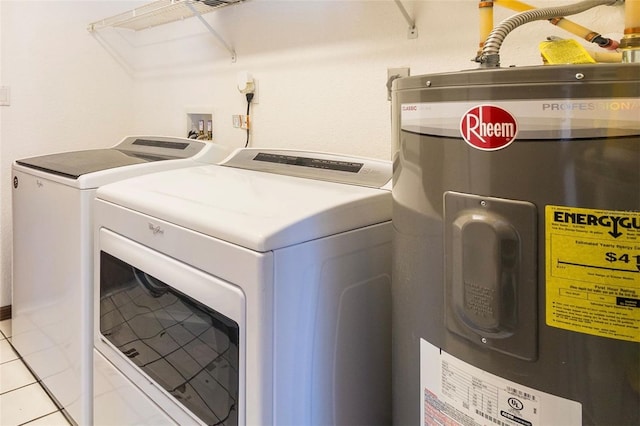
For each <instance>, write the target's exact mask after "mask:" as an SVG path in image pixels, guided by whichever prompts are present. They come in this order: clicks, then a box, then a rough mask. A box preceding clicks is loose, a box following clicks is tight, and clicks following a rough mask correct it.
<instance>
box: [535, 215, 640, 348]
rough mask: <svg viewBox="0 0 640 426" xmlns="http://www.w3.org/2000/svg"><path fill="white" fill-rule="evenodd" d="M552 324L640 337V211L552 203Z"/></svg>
mask: <svg viewBox="0 0 640 426" xmlns="http://www.w3.org/2000/svg"><path fill="white" fill-rule="evenodd" d="M545 218H546V229H545V233H546V278H547V283H546V299H547V302H546V308H547V309H546V311H547V316H546V320H547V325H550V326H553V327H558V328H563V329H566V330H572V331H576V332H579V333H586V334H592V335H595V336H602V337H608V338H612V339H619V340H628V341H632V342H640V213H639V212H624V211H613V210H590V209H580V208H570V207H561V206H547V207H546V211H545Z"/></svg>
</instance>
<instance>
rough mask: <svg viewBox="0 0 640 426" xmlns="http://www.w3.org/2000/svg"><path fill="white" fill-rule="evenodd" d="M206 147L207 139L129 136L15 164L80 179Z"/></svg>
mask: <svg viewBox="0 0 640 426" xmlns="http://www.w3.org/2000/svg"><path fill="white" fill-rule="evenodd" d="M204 147H205V143H204V142H200V141H194V140H189V139H183V138H171V137H163V136H129V137H126V138H125V139H123V140H122V141H121V142H120V143H119V144H118V145H116V146H115V147H113V148H108V149H91V150H83V151H71V152H61V153H57V154H50V155H43V156H39V157H31V158H25V159H21V160H16V163H17V164H20V165H22V166H26V167H30V168H32V169H37V170H42V171H45V172H48V173H53V174H56V175H60V176H64V177H67V178H72V179H78V178H79V177H80V176H82V175H85V174H88V173H93V172H98V171H101V170H107V169H113V168H116V167H123V166H129V165H132V164H141V163H149V162H153V161H162V160H174V159H178V158H189V157H193V156H194V155H196V154H197V153H198V152H200V151H201V150H202V149H203V148H204Z"/></svg>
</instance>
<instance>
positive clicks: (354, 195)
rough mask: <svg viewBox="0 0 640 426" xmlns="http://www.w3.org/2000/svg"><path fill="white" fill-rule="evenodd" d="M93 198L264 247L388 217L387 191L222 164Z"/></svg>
mask: <svg viewBox="0 0 640 426" xmlns="http://www.w3.org/2000/svg"><path fill="white" fill-rule="evenodd" d="M97 197H98V198H99V199H103V200H106V201H109V202H112V203H114V204H118V205H121V206H124V207H127V208H130V209H132V210H135V211H138V212H141V213H144V214H146V215H149V216H152V217H155V218H157V219H162V220H165V221H168V222H171V223H173V224H176V225H179V226H182V227H185V228H188V229H190V230H193V231H197V232H200V233H203V234H206V235H209V236H212V237H216V238H218V239H221V240H224V241H227V242H230V243H234V244H237V245H240V246H243V247H246V248H249V249H252V250H256V251H260V252H265V251H270V250H275V249H278V248H282V247H286V246H291V245H294V244H299V243H302V242H305V241H310V240H314V239H318V238H322V237H326V236H329V235H333V234H338V233H341V232H345V231H349V230H353V229H358V228H361V227H364V226H368V225H372V224H376V223H381V222H385V221H389V220H390V219H391V192H390V191H388V190H383V189H377V188H368V187H363V186H357V185H348V184H343V183H335V182H327V181H321V180H315V179H306V178H300V177H293V176H285V175H280V174H273V173H264V172H259V171H254V170H246V169H236V168H231V167H223V166H201V167H192V168H186V169H179V170H172V171H166V172H160V173H154V174H151V175H145V176H140V177H136V178H132V179H127V180H124V181H120V182H117V183H113V184H109V185H105V186H103V187H101V188H99V189H98V192H97Z"/></svg>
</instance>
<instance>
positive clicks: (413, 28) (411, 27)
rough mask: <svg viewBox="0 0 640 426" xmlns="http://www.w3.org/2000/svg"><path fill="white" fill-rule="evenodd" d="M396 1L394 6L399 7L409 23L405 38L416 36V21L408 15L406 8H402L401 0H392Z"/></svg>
mask: <svg viewBox="0 0 640 426" xmlns="http://www.w3.org/2000/svg"><path fill="white" fill-rule="evenodd" d="M394 1H395V2H396V6H398V9H400V13H402V16H404V19H405V20H406V21H407V23H408V24H409V31H408V33H407V38H418V29H417V28H416V21H415V20H414V19H413V18H411V17H410V16H409V14H408V13H407V9H405V8H404V5H403V4H402V1H401V0H394Z"/></svg>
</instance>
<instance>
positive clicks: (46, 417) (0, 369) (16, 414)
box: [0, 320, 69, 426]
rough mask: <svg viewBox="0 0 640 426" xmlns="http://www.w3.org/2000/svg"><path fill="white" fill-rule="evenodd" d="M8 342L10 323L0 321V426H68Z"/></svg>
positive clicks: (9, 321)
mask: <svg viewBox="0 0 640 426" xmlns="http://www.w3.org/2000/svg"><path fill="white" fill-rule="evenodd" d="M10 340H11V320H5V321H0V425H2V426H17V425H29V426H68V425H69V422H68V421H67V420H66V419H65V417H64V416H63V415H62V414H61V413H60V410H59V409H58V407H56V405H55V404H54V403H53V401H51V399H50V398H49V396H48V395H47V394H46V393H45V391H44V389H42V386H40V384H39V383H38V381H37V380H36V379H35V378H34V377H33V375H32V374H31V373H30V372H29V370H28V369H27V367H25V365H24V363H23V362H22V359H21V358H20V356H19V355H18V354H17V353H16V352H15V350H14V349H13V347H12V346H11V345H10V343H9V342H10Z"/></svg>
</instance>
